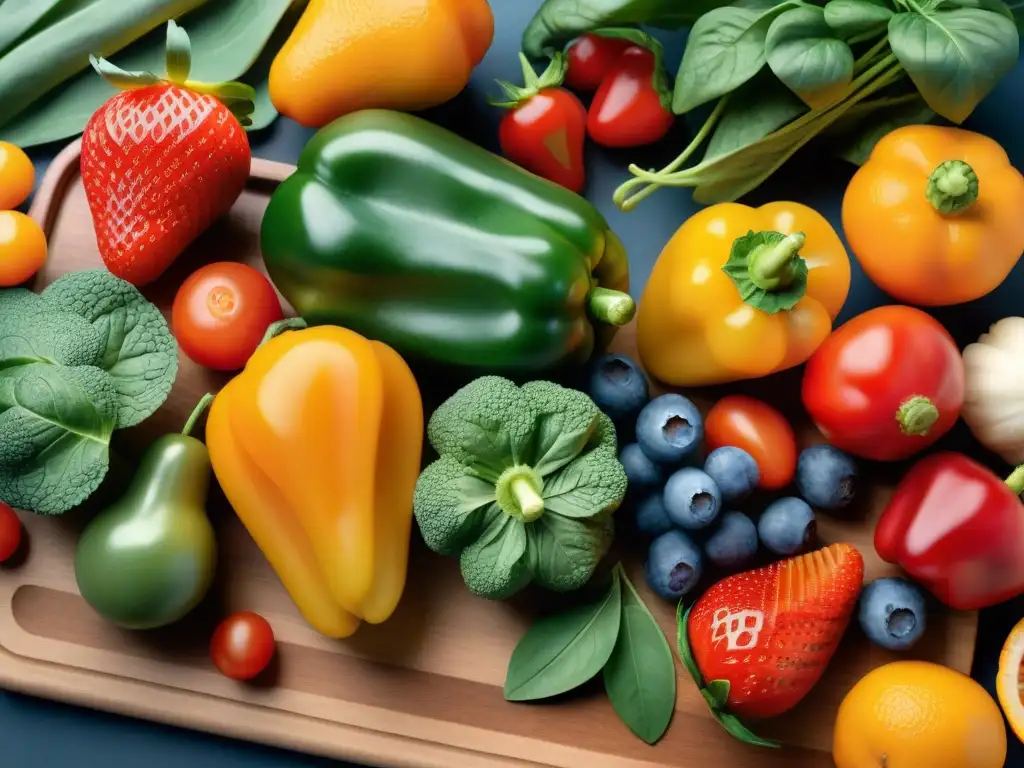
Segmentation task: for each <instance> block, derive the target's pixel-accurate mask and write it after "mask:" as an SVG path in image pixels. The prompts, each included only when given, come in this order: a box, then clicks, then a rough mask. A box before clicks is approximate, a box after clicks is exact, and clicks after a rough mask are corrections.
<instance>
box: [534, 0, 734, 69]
mask: <svg viewBox="0 0 1024 768" xmlns="http://www.w3.org/2000/svg"><path fill="white" fill-rule="evenodd" d="M727 3H728V0H685V1H684V0H547V1H546V2H545V3H544V4H543V5H542V6H541V7H540V9H539V10H538V11H537V13H535V14H534V16H533V18H532V19H530V23H529V24H527V25H526V29H525V30H524V32H523V44H522V49H523V50H524V51H525V52H526V54H527V55H528V56H531V57H533V58H535V59H539V58H541V57H542V56H544V55H545V53H551V52H553V51H556V50H561V49H562V48H563V47H564V46H565V44H566V43H568V42H569V41H570V40H573V39H575V38H577V37H579V36H580V35H582V34H583V33H584V32H590V31H592V30H595V29H598V28H600V27H618V26H622V25H625V24H646V25H647V26H650V27H655V28H660V29H679V28H680V27H683V26H686V25H687V24H692V23H693V22H695V21H696V20H697V19H698V18H699V17H700V16H701V14H703V13H705V12H706V11H709V10H711V9H712V8H717V7H719V6H721V5H726V4H727Z"/></svg>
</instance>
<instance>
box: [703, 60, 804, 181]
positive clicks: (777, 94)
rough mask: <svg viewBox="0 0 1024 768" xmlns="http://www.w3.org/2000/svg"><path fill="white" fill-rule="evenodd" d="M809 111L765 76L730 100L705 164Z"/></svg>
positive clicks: (747, 144)
mask: <svg viewBox="0 0 1024 768" xmlns="http://www.w3.org/2000/svg"><path fill="white" fill-rule="evenodd" d="M807 111H808V107H807V105H806V104H804V103H803V102H802V101H801V100H800V98H799V97H798V96H797V95H796V94H795V93H793V92H792V91H791V90H789V88H787V87H786V86H784V85H783V84H782V83H781V82H780V81H779V79H778V78H777V77H775V75H773V74H772V73H771V72H768V71H765V72H762V73H761V74H759V75H758V76H757V77H755V78H754V79H753V80H751V81H750V82H749V83H747V84H746V85H744V86H742V87H741V88H740V89H739V90H737V91H735V92H734V93H733V94H732V96H730V97H729V103H728V104H727V105H726V107H725V111H724V112H723V113H722V117H721V119H720V120H719V121H718V126H717V128H715V132H714V133H713V134H712V135H711V141H710V142H708V148H707V150H706V151H705V152H704V160H705V161H707V160H711V159H712V158H715V157H720V156H721V155H726V154H728V153H730V152H734V151H736V150H738V149H742V148H743V147H747V146H749V145H751V144H754V143H755V142H757V141H759V140H761V139H763V138H764V137H765V136H767V135H768V134H770V133H773V132H774V131H777V130H778V129H779V128H781V127H782V126H784V125H786V124H787V123H789V122H791V121H793V120H795V119H796V118H798V117H800V115H802V114H805V113H806V112H807Z"/></svg>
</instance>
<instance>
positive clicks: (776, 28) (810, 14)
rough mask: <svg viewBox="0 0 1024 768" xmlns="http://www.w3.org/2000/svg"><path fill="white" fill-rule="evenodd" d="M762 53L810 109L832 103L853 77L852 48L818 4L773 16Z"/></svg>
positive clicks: (783, 80) (842, 92) (775, 71)
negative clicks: (832, 26) (773, 19)
mask: <svg viewBox="0 0 1024 768" xmlns="http://www.w3.org/2000/svg"><path fill="white" fill-rule="evenodd" d="M765 55H766V56H767V59H768V66H769V67H771V69H772V72H774V73H775V74H776V76H777V77H778V78H779V80H781V81H782V82H783V83H785V84H786V86H787V87H788V88H789V89H790V90H791V91H793V92H794V93H795V94H796V95H797V96H799V97H800V98H801V99H803V100H804V102H805V103H806V104H807V105H808V106H809V107H811V108H812V109H821V108H824V107H827V106H829V105H831V104H833V103H834V102H835V101H836V100H837V99H839V98H840V97H841V96H842V95H843V94H844V92H845V91H846V89H847V86H849V84H850V83H851V81H852V80H853V51H851V50H850V46H848V45H847V44H846V43H845V42H843V41H842V40H840V39H839V38H838V37H836V34H835V32H834V31H833V29H832V28H831V27H830V26H829V25H828V24H827V23H826V21H825V11H824V10H822V9H821V8H794V9H792V10H789V11H786V12H785V13H783V14H782V15H780V16H779V17H778V18H776V19H775V21H773V22H772V25H771V27H770V28H769V29H768V35H767V37H766V40H765Z"/></svg>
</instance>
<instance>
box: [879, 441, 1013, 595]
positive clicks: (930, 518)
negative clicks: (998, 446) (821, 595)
mask: <svg viewBox="0 0 1024 768" xmlns="http://www.w3.org/2000/svg"><path fill="white" fill-rule="evenodd" d="M1022 490H1024V466H1021V467H1018V468H1017V469H1016V470H1014V472H1013V474H1011V475H1010V477H1009V478H1008V479H1007V480H1006V481H1003V480H1002V479H1001V478H999V477H998V476H997V475H995V474H993V473H992V472H990V471H989V470H988V469H986V468H985V467H983V466H981V465H980V464H978V463H977V462H976V461H974V460H972V459H969V458H967V457H966V456H964V455H963V454H960V453H951V452H945V453H936V454H933V455H931V456H928V457H927V458H924V459H922V460H921V461H919V462H917V464H915V465H914V466H913V467H912V468H911V469H910V471H909V472H908V473H907V474H906V476H905V477H904V478H903V481H902V482H901V483H900V484H899V486H897V488H896V491H895V492H894V493H893V495H892V498H891V499H890V500H889V504H888V505H887V506H886V508H885V511H884V512H882V517H881V518H880V519H879V521H878V526H877V527H876V528H875V550H876V551H877V552H878V555H879V556H880V557H881V558H882V559H883V560H885V561H886V562H888V563H896V564H898V565H899V566H900V567H901V568H903V570H905V571H906V572H907V573H908V574H909V575H910V576H911V577H912V578H913V579H915V580H917V581H918V582H920V583H921V584H923V585H924V586H925V587H927V588H928V589H929V590H930V591H931V592H932V593H933V594H934V595H935V596H936V597H937V598H938V599H939V600H941V601H942V602H943V603H945V604H946V605H948V606H949V607H951V608H956V609H958V610H964V611H973V610H978V609H980V608H987V607H988V606H990V605H995V604H996V603H1001V602H1003V601H1004V600H1009V599H1010V598H1011V597H1015V596H1017V595H1019V594H1021V593H1024V509H1022V508H1021V503H1020V499H1019V498H1018V495H1019V494H1020V492H1021V491H1022Z"/></svg>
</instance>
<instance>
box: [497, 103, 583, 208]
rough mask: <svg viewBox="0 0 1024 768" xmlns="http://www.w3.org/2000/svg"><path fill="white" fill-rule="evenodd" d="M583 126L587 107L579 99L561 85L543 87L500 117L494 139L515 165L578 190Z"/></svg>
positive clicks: (581, 173) (579, 185)
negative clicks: (559, 86) (496, 134)
mask: <svg viewBox="0 0 1024 768" xmlns="http://www.w3.org/2000/svg"><path fill="white" fill-rule="evenodd" d="M586 127H587V110H586V109H585V108H584V107H583V104H581V103H580V100H579V99H577V98H576V97H575V96H573V95H572V94H571V93H569V91H567V90H565V89H564V88H547V89H545V90H542V91H540V92H539V93H537V94H536V95H534V96H531V97H529V98H528V99H526V100H525V101H523V102H522V103H521V104H519V106H517V107H515V108H514V109H512V110H510V111H509V112H508V113H507V114H506V115H505V117H503V118H502V119H501V125H500V126H499V128H498V139H499V141H500V142H501V151H502V152H503V153H504V155H505V157H507V158H508V159H509V160H511V161H512V162H513V163H515V164H516V165H519V166H522V167H523V168H525V169H526V170H528V171H530V172H532V173H535V174H537V175H538V176H543V177H544V178H545V179H549V180H550V181H553V182H555V183H556V184H561V185H562V186H563V187H566V188H568V189H571V190H572V191H573V192H581V191H582V190H583V183H584V181H585V171H584V167H583V139H584V136H585V134H586Z"/></svg>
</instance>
